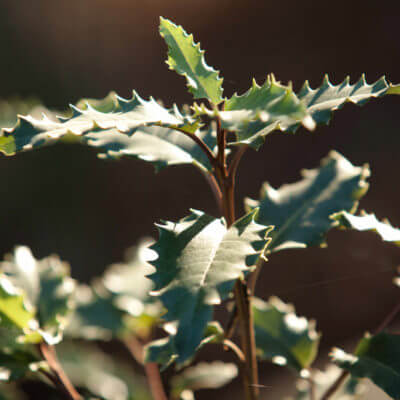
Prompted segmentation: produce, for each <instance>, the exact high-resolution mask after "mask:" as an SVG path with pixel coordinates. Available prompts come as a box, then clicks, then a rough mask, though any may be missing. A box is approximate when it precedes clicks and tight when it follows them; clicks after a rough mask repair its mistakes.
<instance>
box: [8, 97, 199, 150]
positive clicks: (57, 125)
mask: <svg viewBox="0 0 400 400" xmlns="http://www.w3.org/2000/svg"><path fill="white" fill-rule="evenodd" d="M117 100H118V102H117V104H116V105H115V107H114V108H113V110H112V111H110V112H101V111H98V110H96V109H95V108H93V107H91V106H90V105H89V104H88V105H87V106H86V108H85V109H79V108H77V107H75V106H71V108H72V111H73V115H72V117H70V118H68V117H66V118H58V119H56V120H54V119H50V118H49V117H47V116H46V115H45V116H43V118H41V119H36V118H34V117H32V116H30V115H27V116H19V119H18V122H17V124H16V125H15V127H14V128H11V129H3V130H2V132H1V135H0V152H3V153H4V154H6V155H13V154H15V153H17V152H20V151H23V150H30V149H32V148H35V147H39V146H43V145H46V144H50V143H54V142H55V141H57V140H59V139H60V138H62V137H63V136H65V135H67V134H71V135H75V136H81V135H85V134H87V133H90V132H98V131H109V130H112V129H116V130H117V131H119V132H121V133H125V134H132V133H134V132H135V130H137V129H138V128H143V127H145V126H153V125H156V126H162V127H165V128H172V127H177V128H179V129H182V130H185V131H186V132H188V133H193V132H195V131H196V130H197V128H198V126H199V123H198V122H197V121H196V120H193V119H191V118H190V117H188V116H183V115H182V114H181V113H180V112H179V110H178V109H177V108H176V107H174V108H173V109H172V110H167V109H166V108H164V107H162V106H161V105H159V104H158V103H157V102H156V101H155V100H154V99H153V98H150V100H148V101H146V100H144V99H142V98H140V97H139V95H138V94H137V93H136V92H134V93H133V97H132V99H130V100H125V99H122V98H121V97H118V98H117Z"/></svg>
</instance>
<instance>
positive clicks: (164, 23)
mask: <svg viewBox="0 0 400 400" xmlns="http://www.w3.org/2000/svg"><path fill="white" fill-rule="evenodd" d="M160 34H161V36H162V37H163V38H164V40H165V41H166V43H167V45H168V60H167V64H168V65H169V67H170V69H172V70H174V71H176V72H177V73H178V74H180V75H183V76H184V77H185V78H186V81H187V85H188V88H189V91H190V92H191V93H192V94H193V96H194V98H195V99H201V98H205V99H209V100H210V101H211V102H212V103H214V104H218V103H220V102H221V101H222V91H223V89H222V79H221V78H220V77H219V76H218V71H216V70H215V69H214V68H212V67H210V66H208V65H207V64H206V61H205V59H204V51H203V50H201V49H200V44H199V43H197V44H196V43H195V42H194V40H193V35H188V34H187V33H186V32H185V31H184V29H183V28H182V27H181V26H177V25H175V24H174V23H173V22H171V21H169V20H168V19H164V18H160Z"/></svg>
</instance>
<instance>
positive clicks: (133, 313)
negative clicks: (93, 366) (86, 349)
mask: <svg viewBox="0 0 400 400" xmlns="http://www.w3.org/2000/svg"><path fill="white" fill-rule="evenodd" d="M152 242H153V240H152V239H143V240H141V241H140V242H139V244H138V245H137V246H135V247H132V248H131V249H129V250H128V252H127V257H126V261H125V262H124V263H119V264H114V265H111V266H110V267H109V268H107V269H106V271H105V273H104V274H103V276H102V277H101V278H98V279H96V280H95V281H94V282H93V283H92V287H89V286H87V285H80V286H79V287H78V289H77V290H76V296H75V297H76V303H77V307H76V312H75V314H74V316H73V318H72V321H71V323H70V324H69V326H68V334H69V335H70V336H72V337H77V338H78V337H81V338H85V339H102V340H111V339H112V338H122V337H123V336H124V335H125V334H126V333H128V332H130V334H132V333H135V334H136V335H139V336H142V337H144V338H147V336H148V334H149V333H150V330H151V329H152V328H153V326H154V325H155V324H156V323H157V322H158V320H159V318H160V315H161V313H162V312H163V308H162V306H161V303H160V302H159V300H158V299H156V298H154V297H152V296H150V295H149V292H150V291H151V289H152V288H153V283H152V281H151V280H150V279H148V278H147V275H148V274H149V273H151V272H153V270H154V269H153V268H152V267H151V266H150V264H148V263H147V260H148V259H151V258H154V257H155V253H154V252H153V251H152V250H150V249H149V248H148V247H149V245H150V243H152Z"/></svg>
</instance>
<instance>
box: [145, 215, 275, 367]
mask: <svg viewBox="0 0 400 400" xmlns="http://www.w3.org/2000/svg"><path fill="white" fill-rule="evenodd" d="M255 215H256V211H252V212H251V213H249V214H247V215H246V216H244V217H243V218H241V219H239V220H238V221H236V223H235V224H234V225H232V226H231V227H230V228H229V229H228V228H227V227H226V224H225V222H224V220H222V219H215V218H213V217H210V216H208V215H206V214H204V213H203V212H201V211H192V214H191V215H190V216H189V217H186V218H184V219H183V220H181V221H179V222H178V223H173V222H166V223H165V224H163V225H158V227H159V233H160V237H159V240H158V242H157V243H156V244H155V245H154V246H152V249H153V250H155V251H156V252H157V254H158V259H157V260H156V261H153V262H152V265H154V267H155V268H156V272H155V273H154V274H152V275H150V276H149V278H151V279H152V280H153V282H154V292H153V293H154V295H156V296H159V297H160V299H161V301H162V302H163V304H164V306H165V307H166V308H167V314H166V315H165V316H164V319H165V320H166V321H168V322H174V323H176V324H177V332H176V335H175V336H174V339H173V342H174V348H175V352H176V354H178V358H177V362H178V363H183V362H184V361H185V360H187V359H188V358H190V357H191V356H192V355H193V353H194V351H195V350H196V347H197V346H198V345H199V343H200V341H201V339H202V336H203V332H204V329H205V327H206V325H207V322H208V321H210V319H211V317H212V310H213V305H215V304H219V303H220V302H221V301H222V300H223V299H225V298H226V297H227V296H229V294H230V292H231V290H232V288H233V285H234V282H235V281H236V279H238V278H239V277H241V276H242V275H243V274H244V273H246V272H247V271H248V270H249V268H248V266H252V265H254V261H255V258H257V257H258V255H259V254H260V252H262V251H263V249H264V248H265V246H266V243H267V240H266V239H265V238H264V237H265V235H266V232H267V230H268V229H267V228H266V227H264V226H261V225H258V224H256V223H255V222H254V217H255Z"/></svg>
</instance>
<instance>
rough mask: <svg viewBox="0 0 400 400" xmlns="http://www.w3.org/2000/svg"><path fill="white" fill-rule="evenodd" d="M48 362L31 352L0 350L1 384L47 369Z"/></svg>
mask: <svg viewBox="0 0 400 400" xmlns="http://www.w3.org/2000/svg"><path fill="white" fill-rule="evenodd" d="M46 365H47V364H46V362H44V361H40V359H39V358H38V357H37V356H35V355H34V354H33V353H31V352H29V351H20V350H15V351H10V352H5V351H2V350H1V349H0V382H2V381H3V382H11V381H15V380H18V379H21V378H23V377H24V376H25V375H26V374H27V373H29V372H35V371H38V370H39V369H40V368H45V366H46Z"/></svg>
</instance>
